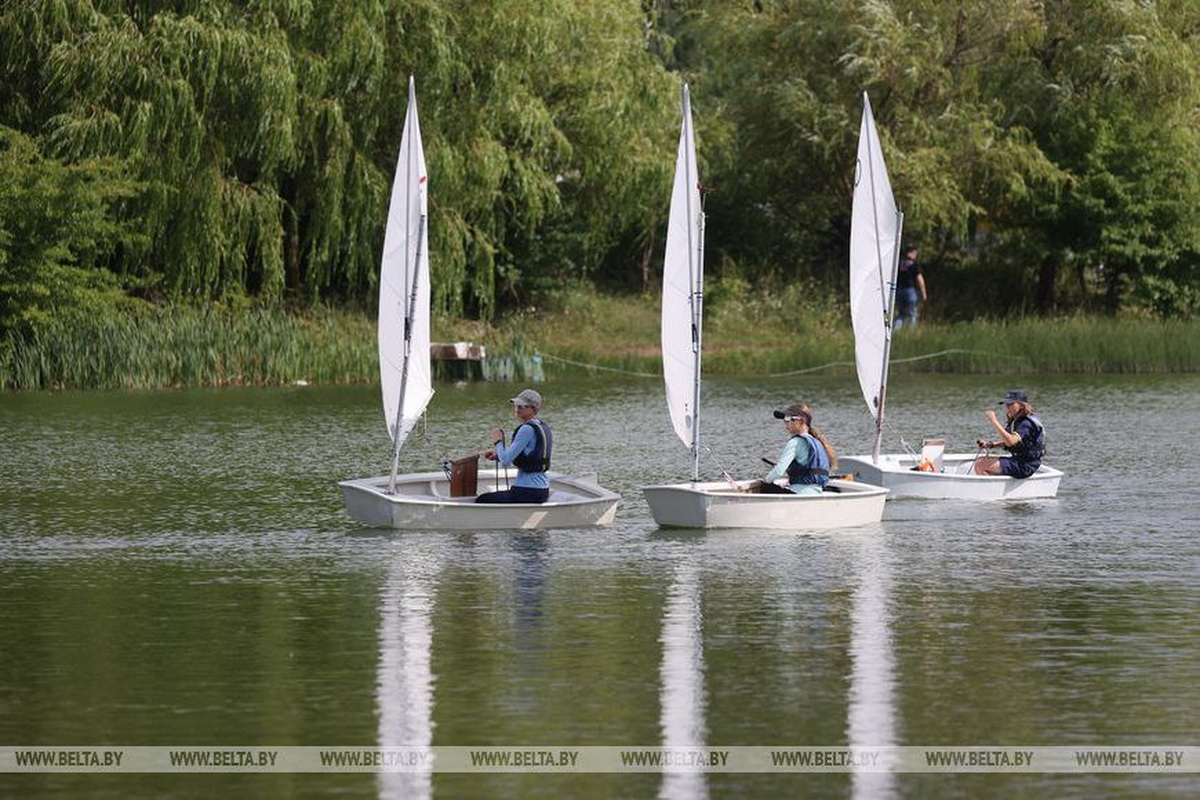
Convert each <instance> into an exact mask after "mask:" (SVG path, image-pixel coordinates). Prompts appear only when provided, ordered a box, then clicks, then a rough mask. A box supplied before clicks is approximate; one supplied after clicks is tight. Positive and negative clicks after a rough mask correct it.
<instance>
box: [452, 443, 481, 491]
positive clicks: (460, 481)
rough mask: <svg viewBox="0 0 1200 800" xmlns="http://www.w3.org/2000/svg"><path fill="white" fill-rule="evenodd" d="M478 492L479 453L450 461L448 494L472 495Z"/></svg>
mask: <svg viewBox="0 0 1200 800" xmlns="http://www.w3.org/2000/svg"><path fill="white" fill-rule="evenodd" d="M477 494H479V455H478V454H476V455H473V456H467V457H466V458H459V459H456V460H454V461H451V462H450V496H451V497H474V496H475V495H477Z"/></svg>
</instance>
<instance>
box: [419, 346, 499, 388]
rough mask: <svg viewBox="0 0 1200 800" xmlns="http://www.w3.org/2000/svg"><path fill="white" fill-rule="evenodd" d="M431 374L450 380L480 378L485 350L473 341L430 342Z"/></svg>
mask: <svg viewBox="0 0 1200 800" xmlns="http://www.w3.org/2000/svg"><path fill="white" fill-rule="evenodd" d="M429 356H430V358H432V359H433V374H434V375H436V376H438V377H440V378H447V379H450V380H466V381H470V380H482V379H483V360H484V359H485V358H487V351H486V349H485V348H484V346H483V345H481V344H475V343H474V342H430V344H429Z"/></svg>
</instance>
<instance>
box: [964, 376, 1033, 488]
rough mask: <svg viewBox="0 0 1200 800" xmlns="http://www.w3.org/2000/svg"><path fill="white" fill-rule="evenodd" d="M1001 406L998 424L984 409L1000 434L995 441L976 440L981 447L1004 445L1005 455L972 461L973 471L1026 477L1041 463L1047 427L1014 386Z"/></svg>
mask: <svg viewBox="0 0 1200 800" xmlns="http://www.w3.org/2000/svg"><path fill="white" fill-rule="evenodd" d="M1000 405H1003V406H1004V415H1005V417H1007V419H1006V421H1005V424H1004V425H1001V424H1000V420H999V419H997V418H996V412H995V411H993V410H991V409H990V408H989V409H988V410H987V412H986V416H987V418H988V421H989V422H991V423H992V427H994V428H995V429H996V431H997V432H998V433H999V434H1000V438H999V439H998V440H991V441H985V440H984V439H978V440H976V444H978V445H979V446H980V447H983V448H991V447H1003V448H1004V449H1005V450H1007V451H1008V452H1009V455H1007V456H1000V457H995V456H985V457H983V458H980V459H977V460H976V461H975V472H976V473H977V474H979V475H1007V476H1009V477H1011V478H1028V477H1029V476H1030V475H1032V474H1033V473H1035V472H1037V470H1038V467H1040V466H1041V465H1042V455H1043V454H1044V453H1045V452H1046V428H1045V427H1044V426H1043V425H1042V421H1041V420H1040V419H1038V418H1037V417H1036V416H1034V413H1033V406H1031V405H1030V404H1029V395H1027V394H1026V393H1025V392H1023V391H1021V390H1020V389H1013V390H1012V391H1010V392H1009V393H1008V394H1006V395H1005V396H1004V399H1003V400H1001V401H1000Z"/></svg>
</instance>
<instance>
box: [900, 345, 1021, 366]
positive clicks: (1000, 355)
mask: <svg viewBox="0 0 1200 800" xmlns="http://www.w3.org/2000/svg"><path fill="white" fill-rule="evenodd" d="M954 353H966V354H968V355H973V356H988V357H989V358H1018V359H1019V358H1023V357H1024V356H1014V355H1010V354H1008V353H990V352H988V351H986V350H962V349H959V348H952V349H950V350H939V351H937V352H936V353H927V354H925V355H923V356H909V357H908V358H893V359H892V363H893V364H903V363H906V362H908V361H924V360H925V359H929V358H938V357H939V356H948V355H953V354H954Z"/></svg>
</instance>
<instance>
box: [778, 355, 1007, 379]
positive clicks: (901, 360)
mask: <svg viewBox="0 0 1200 800" xmlns="http://www.w3.org/2000/svg"><path fill="white" fill-rule="evenodd" d="M956 353H965V354H967V355H976V356H988V357H989V358H1008V359H1021V358H1023V356H1014V355H1010V354H1008V353H991V352H988V351H986V350H963V349H960V348H951V349H949V350H938V351H937V352H936V353H926V354H925V355H920V356H909V357H908V358H893V359H890V360H891V363H893V364H906V363H909V362H912V361H926V360H928V359H931V358H940V357H942V356H948V355H954V354H956ZM853 366H854V362H853V361H831V362H829V363H828V364H822V365H821V366H819V367H809V368H808V369H797V370H793V371H791V372H773V373H771V374H770V375H768V376H767V377H768V378H788V377H791V376H792V375H804V374H805V373H808V372H818V371H820V370H823V369H829V368H830V367H853Z"/></svg>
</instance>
